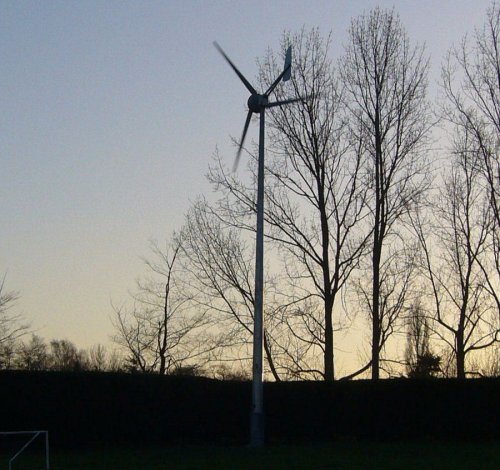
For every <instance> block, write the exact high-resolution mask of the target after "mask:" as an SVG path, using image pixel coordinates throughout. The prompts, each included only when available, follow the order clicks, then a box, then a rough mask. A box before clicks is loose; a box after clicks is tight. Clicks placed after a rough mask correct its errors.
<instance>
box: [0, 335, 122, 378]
mask: <svg viewBox="0 0 500 470" xmlns="http://www.w3.org/2000/svg"><path fill="white" fill-rule="evenodd" d="M125 368H126V364H125V363H124V362H123V360H122V359H121V357H120V356H119V355H118V354H117V353H116V351H111V352H109V351H108V350H106V348H105V347H104V346H103V345H100V344H97V345H94V346H92V347H91V348H89V349H79V348H78V347H77V346H76V345H75V344H74V343H73V342H71V341H69V340H66V339H53V340H51V341H50V342H48V343H47V342H46V341H45V340H44V339H43V338H41V337H40V336H38V335H35V334H33V335H31V336H29V337H28V336H24V337H22V338H16V339H15V340H10V341H5V342H3V343H1V344H0V369H10V370H28V371H43V370H55V371H101V372H102V371H119V370H125Z"/></svg>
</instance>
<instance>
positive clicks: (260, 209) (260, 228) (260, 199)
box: [250, 108, 265, 447]
mask: <svg viewBox="0 0 500 470" xmlns="http://www.w3.org/2000/svg"><path fill="white" fill-rule="evenodd" d="M264 115H265V110H264V108H262V109H261V111H260V130H259V162H258V173H257V234H256V248H255V310H254V330H253V376H252V412H251V417H250V446H252V447H262V446H263V445H264V407H263V401H264V400H263V395H264V394H263V383H262V380H263V363H262V345H263V296H264V295H263V294H264V293H263V291H264V124H265V120H264Z"/></svg>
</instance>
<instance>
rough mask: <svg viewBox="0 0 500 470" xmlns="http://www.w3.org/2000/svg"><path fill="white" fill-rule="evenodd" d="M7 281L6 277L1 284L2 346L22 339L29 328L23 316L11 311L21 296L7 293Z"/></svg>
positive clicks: (0, 336) (0, 332) (0, 323)
mask: <svg viewBox="0 0 500 470" xmlns="http://www.w3.org/2000/svg"><path fill="white" fill-rule="evenodd" d="M5 279H6V275H4V277H3V278H2V281H1V282H0V345H2V344H4V343H8V342H12V341H14V340H16V339H18V338H20V337H21V336H23V335H25V334H26V333H27V331H28V328H29V326H28V324H27V323H26V322H25V321H24V318H23V317H22V315H19V314H12V313H11V311H10V309H11V308H12V307H13V306H14V305H15V303H16V300H17V299H18V298H19V294H18V293H17V292H13V291H10V292H6V290H5Z"/></svg>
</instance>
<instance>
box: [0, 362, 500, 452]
mask: <svg viewBox="0 0 500 470" xmlns="http://www.w3.org/2000/svg"><path fill="white" fill-rule="evenodd" d="M264 394H265V397H264V400H265V409H266V431H267V439H268V441H269V442H283V443H285V442H300V441H309V442H311V441H329V440H332V439H377V440H378V439H382V440H384V439H399V438H402V439H408V438H410V439H412V438H437V439H468V440H470V439H498V438H500V419H499V418H500V406H499V405H500V379H469V380H421V381H419V380H406V379H401V380H380V381H377V382H371V381H352V382H335V383H332V384H326V383H323V382H287V383H266V384H265V386H264ZM250 401H251V384H250V383H248V382H223V381H218V380H210V379H206V378H201V377H175V376H166V377H160V376H157V375H127V374H114V373H88V372H87V373H61V372H25V371H2V372H0V431H13V430H31V429H48V430H49V431H50V438H51V446H56V447H57V446H72V447H75V446H82V445H127V444H135V445H136V444H155V443H158V444H160V443H161V444H168V443H176V444H178V443H218V444H244V443H246V442H247V441H248V428H249V410H250Z"/></svg>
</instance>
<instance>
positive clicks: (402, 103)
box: [340, 8, 429, 379]
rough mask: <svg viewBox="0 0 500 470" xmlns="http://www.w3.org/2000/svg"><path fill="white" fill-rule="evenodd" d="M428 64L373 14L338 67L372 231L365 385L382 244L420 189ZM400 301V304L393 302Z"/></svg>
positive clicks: (397, 25)
mask: <svg viewBox="0 0 500 470" xmlns="http://www.w3.org/2000/svg"><path fill="white" fill-rule="evenodd" d="M427 70H428V61H427V59H426V58H425V57H424V50H423V47H412V46H411V45H410V41H409V39H408V35H407V33H406V32H405V30H404V28H403V26H402V24H401V21H400V19H399V17H398V16H397V15H396V14H395V13H394V11H383V10H381V9H379V8H376V9H374V10H373V11H371V12H369V13H368V14H365V15H362V16H360V17H358V18H356V19H354V20H353V21H352V23H351V27H350V30H349V43H348V45H347V47H346V50H345V55H344V57H343V58H342V60H341V61H340V72H341V77H342V80H343V83H344V86H345V87H346V92H347V97H346V98H347V99H346V104H347V106H348V108H349V111H350V114H351V132H352V133H353V135H355V136H356V139H357V141H359V142H361V146H360V152H361V153H362V155H363V157H364V161H363V163H364V165H365V167H364V168H365V169H366V175H365V176H366V184H367V188H368V190H369V196H370V197H369V204H370V210H371V222H370V224H371V227H372V232H373V236H372V259H371V273H372V276H371V278H372V288H371V301H370V309H369V313H370V316H371V324H372V334H371V343H372V345H371V348H372V352H371V356H372V357H371V369H372V378H374V379H377V378H379V368H380V352H381V349H382V347H383V340H384V338H383V334H382V332H383V330H384V329H386V330H387V331H390V330H391V328H390V325H389V324H387V323H386V324H385V325H384V321H385V320H388V321H390V322H393V321H394V319H389V318H387V317H386V318H385V319H384V314H383V310H382V307H381V296H382V294H383V293H382V290H381V286H382V273H381V269H382V266H383V265H384V264H386V266H387V262H389V258H388V257H389V255H390V254H389V253H387V252H386V250H387V246H388V244H390V243H391V244H392V243H394V242H395V241H396V240H397V236H398V223H399V222H400V221H401V219H402V217H403V216H404V215H405V214H406V213H408V212H409V211H411V210H412V209H413V208H414V206H415V204H416V203H417V202H418V200H419V198H420V196H421V194H422V192H423V191H425V189H426V185H425V183H424V181H425V180H424V178H423V172H424V169H425V158H424V150H425V148H426V142H427V140H426V135H427V131H428V128H429V106H428V103H427V101H426V89H427ZM396 297H397V298H399V296H396Z"/></svg>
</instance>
